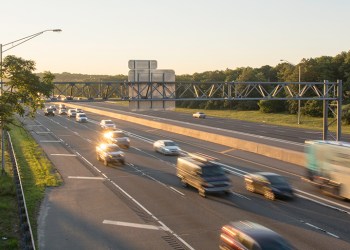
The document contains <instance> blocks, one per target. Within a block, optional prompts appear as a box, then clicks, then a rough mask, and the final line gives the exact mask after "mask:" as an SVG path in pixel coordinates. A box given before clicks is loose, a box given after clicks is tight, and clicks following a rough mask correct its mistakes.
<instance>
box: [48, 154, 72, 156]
mask: <svg viewBox="0 0 350 250" xmlns="http://www.w3.org/2000/svg"><path fill="white" fill-rule="evenodd" d="M50 155H54V156H76V155H75V154H50Z"/></svg>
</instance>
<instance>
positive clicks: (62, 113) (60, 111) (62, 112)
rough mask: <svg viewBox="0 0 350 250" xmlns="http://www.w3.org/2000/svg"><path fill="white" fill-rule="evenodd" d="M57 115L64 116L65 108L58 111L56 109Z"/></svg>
mask: <svg viewBox="0 0 350 250" xmlns="http://www.w3.org/2000/svg"><path fill="white" fill-rule="evenodd" d="M58 114H59V115H66V114H67V109H66V108H60V109H58Z"/></svg>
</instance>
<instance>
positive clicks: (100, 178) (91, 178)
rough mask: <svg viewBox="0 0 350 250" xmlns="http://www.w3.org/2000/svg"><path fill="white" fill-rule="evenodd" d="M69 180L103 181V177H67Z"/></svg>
mask: <svg viewBox="0 0 350 250" xmlns="http://www.w3.org/2000/svg"><path fill="white" fill-rule="evenodd" d="M68 178H69V179H82V180H104V179H105V178H103V177H88V176H68Z"/></svg>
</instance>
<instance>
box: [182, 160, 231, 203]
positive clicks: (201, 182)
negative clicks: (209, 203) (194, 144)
mask: <svg viewBox="0 0 350 250" xmlns="http://www.w3.org/2000/svg"><path fill="white" fill-rule="evenodd" d="M176 175H177V176H178V177H179V178H180V180H181V182H182V184H183V185H184V186H185V187H186V186H187V185H190V186H192V187H194V188H196V189H197V190H198V193H199V195H201V196H202V197H206V194H207V193H217V192H224V193H225V194H229V193H230V188H231V183H230V179H229V178H228V177H227V176H226V174H225V172H224V170H223V169H222V167H221V166H220V165H219V164H218V163H217V162H215V161H211V160H209V159H207V158H205V157H202V156H200V155H196V154H189V156H185V157H179V158H177V164H176Z"/></svg>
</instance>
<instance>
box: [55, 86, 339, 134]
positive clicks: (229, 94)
mask: <svg viewBox="0 0 350 250" xmlns="http://www.w3.org/2000/svg"><path fill="white" fill-rule="evenodd" d="M53 95H54V96H65V97H67V96H69V97H70V98H69V99H73V100H75V99H77V98H78V99H79V100H90V101H99V100H111V99H113V100H128V101H132V102H143V101H163V102H165V101H248V100H285V101H286V100H295V101H298V100H300V101H306V100H317V101H323V139H324V140H327V139H328V138H329V137H330V138H331V139H335V140H340V139H341V138H340V137H341V106H342V81H340V80H338V81H337V82H329V81H324V82H127V81H114V82H54V90H53ZM329 114H330V116H329ZM329 118H331V119H329ZM333 124H335V125H336V127H337V128H336V134H335V136H334V135H332V133H330V131H329V127H330V126H331V125H333Z"/></svg>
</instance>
